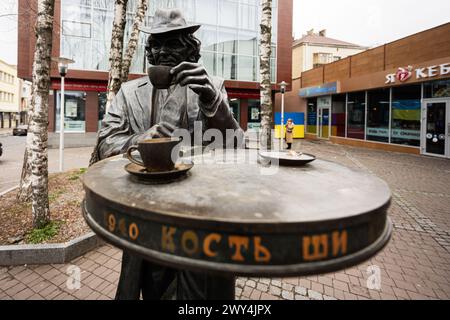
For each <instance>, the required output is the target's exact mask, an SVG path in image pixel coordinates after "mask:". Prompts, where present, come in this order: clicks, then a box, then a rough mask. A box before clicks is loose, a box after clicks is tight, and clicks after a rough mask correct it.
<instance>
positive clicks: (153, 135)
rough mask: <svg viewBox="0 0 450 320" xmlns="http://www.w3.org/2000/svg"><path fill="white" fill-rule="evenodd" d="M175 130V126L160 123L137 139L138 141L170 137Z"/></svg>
mask: <svg viewBox="0 0 450 320" xmlns="http://www.w3.org/2000/svg"><path fill="white" fill-rule="evenodd" d="M175 129H176V128H175V126H173V125H172V124H170V123H168V122H160V123H159V124H157V125H154V126H153V127H151V128H150V129H149V130H147V132H145V133H144V134H142V135H141V136H140V137H139V141H142V140H150V139H158V138H165V137H171V136H172V134H173V132H174V131H175Z"/></svg>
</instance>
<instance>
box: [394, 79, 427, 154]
mask: <svg viewBox="0 0 450 320" xmlns="http://www.w3.org/2000/svg"><path fill="white" fill-rule="evenodd" d="M421 92H422V88H421V85H411V86H402V87H395V88H392V131H391V143H395V144H403V145H408V146H415V147H419V146H420V129H421V128H420V126H421V123H420V116H421Z"/></svg>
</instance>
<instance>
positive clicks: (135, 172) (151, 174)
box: [125, 162, 194, 184]
mask: <svg viewBox="0 0 450 320" xmlns="http://www.w3.org/2000/svg"><path fill="white" fill-rule="evenodd" d="M193 167H194V163H193V162H182V163H177V164H176V165H175V169H173V170H171V171H148V170H147V169H146V168H145V167H142V166H139V165H137V164H134V163H129V164H127V165H126V166H125V170H126V171H127V172H128V173H129V174H131V175H132V177H133V178H135V179H137V180H138V182H143V183H150V184H154V183H156V184H160V183H170V182H174V181H177V180H179V179H181V178H185V177H186V176H187V173H188V172H189V170H191V169H192V168H193Z"/></svg>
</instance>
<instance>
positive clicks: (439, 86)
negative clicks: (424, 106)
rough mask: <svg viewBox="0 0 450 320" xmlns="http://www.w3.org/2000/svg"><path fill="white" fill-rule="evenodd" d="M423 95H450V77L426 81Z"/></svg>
mask: <svg viewBox="0 0 450 320" xmlns="http://www.w3.org/2000/svg"><path fill="white" fill-rule="evenodd" d="M423 97H424V98H425V99H430V98H446V97H450V79H447V80H438V81H433V82H427V83H424V84H423Z"/></svg>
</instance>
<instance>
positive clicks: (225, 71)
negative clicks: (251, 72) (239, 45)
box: [217, 53, 237, 80]
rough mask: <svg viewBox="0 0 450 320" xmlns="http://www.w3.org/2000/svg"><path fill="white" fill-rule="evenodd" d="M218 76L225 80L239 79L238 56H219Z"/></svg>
mask: <svg viewBox="0 0 450 320" xmlns="http://www.w3.org/2000/svg"><path fill="white" fill-rule="evenodd" d="M217 75H218V76H219V77H222V78H224V79H229V80H236V79H237V56H235V55H230V54H222V53H220V54H218V55H217Z"/></svg>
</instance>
